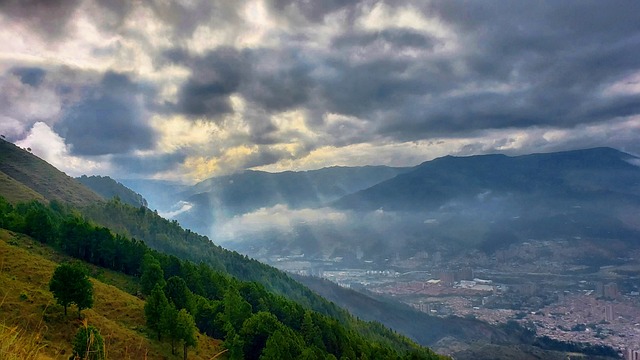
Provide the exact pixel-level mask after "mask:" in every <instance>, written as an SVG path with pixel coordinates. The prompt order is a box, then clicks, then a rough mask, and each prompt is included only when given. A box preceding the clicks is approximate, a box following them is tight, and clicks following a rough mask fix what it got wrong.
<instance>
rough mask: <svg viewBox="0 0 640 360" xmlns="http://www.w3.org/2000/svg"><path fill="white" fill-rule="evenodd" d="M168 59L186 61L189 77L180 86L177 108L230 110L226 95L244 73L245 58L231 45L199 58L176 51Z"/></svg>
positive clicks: (198, 112)
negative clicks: (189, 68)
mask: <svg viewBox="0 0 640 360" xmlns="http://www.w3.org/2000/svg"><path fill="white" fill-rule="evenodd" d="M168 55H169V57H170V59H172V60H174V61H175V60H178V61H187V62H189V64H188V65H189V66H190V67H191V70H192V73H191V77H189V79H188V80H187V81H186V83H185V84H184V85H183V86H182V88H181V90H180V95H179V103H178V109H179V110H180V111H182V112H184V113H185V114H188V115H194V116H205V115H206V116H216V115H220V114H225V113H229V112H231V110H232V109H231V105H230V103H229V96H230V95H232V94H233V93H234V92H236V91H237V90H238V87H239V86H240V83H241V82H242V78H243V76H244V75H245V71H246V65H245V59H244V56H243V54H242V53H241V52H239V51H237V50H235V49H233V48H219V49H216V50H215V51H212V52H210V53H209V54H207V55H205V56H204V57H201V58H196V59H193V60H191V59H188V58H184V55H181V54H180V52H171V53H169V54H168Z"/></svg>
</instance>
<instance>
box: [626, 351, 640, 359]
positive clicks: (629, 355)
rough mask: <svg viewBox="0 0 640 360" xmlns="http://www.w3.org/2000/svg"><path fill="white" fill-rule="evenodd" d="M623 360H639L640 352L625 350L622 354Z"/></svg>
mask: <svg viewBox="0 0 640 360" xmlns="http://www.w3.org/2000/svg"><path fill="white" fill-rule="evenodd" d="M624 359H625V360H640V350H633V349H627V351H626V352H625V353H624Z"/></svg>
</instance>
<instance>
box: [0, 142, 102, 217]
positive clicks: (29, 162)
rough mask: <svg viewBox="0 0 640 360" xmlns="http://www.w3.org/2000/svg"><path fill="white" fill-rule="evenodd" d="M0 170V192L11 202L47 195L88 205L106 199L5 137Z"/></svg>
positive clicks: (49, 197) (45, 197)
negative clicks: (0, 173)
mask: <svg viewBox="0 0 640 360" xmlns="http://www.w3.org/2000/svg"><path fill="white" fill-rule="evenodd" d="M0 172H2V175H0V186H1V188H0V190H1V192H0V194H2V195H3V196H6V197H7V199H9V200H10V201H12V202H17V201H24V200H32V199H35V200H42V198H44V199H46V200H59V201H63V202H67V203H71V204H75V205H87V204H91V203H94V202H97V201H102V200H103V199H102V198H101V197H100V196H99V195H98V194H96V193H95V192H93V191H91V190H89V189H88V188H86V187H85V186H82V184H80V183H79V182H78V181H76V180H75V179H73V178H71V177H69V176H67V175H66V174H65V173H63V172H61V171H60V170H58V169H56V168H55V167H53V166H51V165H50V164H48V163H47V162H46V161H44V160H42V159H40V158H39V157H37V156H35V155H33V154H31V153H30V152H28V151H26V150H23V149H20V148H19V147H17V146H15V145H13V144H12V143H10V142H7V141H5V140H0ZM16 183H18V184H16ZM20 185H22V186H20ZM5 194H6V195H5Z"/></svg>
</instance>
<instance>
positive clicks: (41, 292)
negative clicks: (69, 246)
mask: <svg viewBox="0 0 640 360" xmlns="http://www.w3.org/2000/svg"><path fill="white" fill-rule="evenodd" d="M63 260H68V259H67V258H66V257H65V256H63V255H60V254H58V253H56V252H55V251H53V250H51V249H49V248H47V247H45V246H43V245H41V244H39V243H38V242H36V241H33V240H31V239H30V238H29V237H27V236H25V235H19V234H15V233H12V232H9V231H6V230H3V229H0V349H3V345H5V346H6V345H9V344H10V343H13V347H12V348H9V349H8V350H9V351H10V352H11V353H12V354H14V355H16V356H17V355H19V356H17V357H16V359H18V358H20V359H22V358H28V355H27V354H25V353H19V352H20V349H21V348H22V349H23V350H25V351H31V352H32V353H33V352H37V356H34V357H31V358H34V359H67V358H68V357H69V356H70V354H71V340H72V338H73V336H74V335H75V333H76V331H77V330H78V328H79V327H80V326H82V321H81V320H78V319H77V318H76V312H75V311H73V310H72V311H70V312H69V315H68V316H67V317H66V318H65V317H64V314H63V309H62V307H61V306H59V305H56V304H55V300H54V299H53V296H52V294H51V293H50V292H49V291H48V282H49V279H50V278H51V275H52V274H53V271H54V269H55V267H56V266H57V262H58V261H63ZM92 269H93V272H94V273H96V274H99V276H98V277H99V278H100V279H102V280H104V281H100V280H97V279H95V278H93V279H91V281H92V282H93V286H94V307H93V308H92V309H89V310H85V311H83V317H84V319H85V320H86V322H87V323H88V324H89V325H93V326H95V327H97V328H98V329H99V330H100V332H101V334H102V335H103V337H104V338H105V347H106V353H107V358H109V359H143V358H149V359H159V358H167V359H172V358H176V359H178V358H180V356H171V350H170V347H169V345H168V344H166V343H159V342H157V341H152V340H150V339H149V337H148V336H147V334H146V330H145V328H144V326H143V324H144V323H145V320H144V309H143V307H144V301H142V300H141V299H139V298H137V297H135V296H133V295H131V294H128V293H126V292H125V291H122V290H121V289H119V288H118V287H116V286H114V285H109V284H107V283H111V284H119V286H121V287H126V286H131V285H132V280H131V279H130V278H127V277H126V276H124V275H121V274H118V273H114V272H110V271H108V270H104V269H99V268H96V267H92ZM134 286H135V284H134ZM3 335H4V337H3ZM15 335H17V336H15ZM34 350H36V351H34ZM219 351H221V348H220V342H219V341H217V340H213V339H211V338H209V337H206V336H202V335H198V347H197V349H195V350H194V351H191V352H190V355H189V358H190V359H210V358H211V357H212V356H213V355H215V354H216V353H218V352H219ZM16 353H18V354H16ZM0 355H3V354H0ZM0 358H2V359H4V357H2V356H0Z"/></svg>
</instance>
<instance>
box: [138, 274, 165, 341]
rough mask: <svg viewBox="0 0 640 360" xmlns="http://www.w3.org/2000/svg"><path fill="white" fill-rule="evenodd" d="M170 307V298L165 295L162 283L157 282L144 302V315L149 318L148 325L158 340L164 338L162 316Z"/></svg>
mask: <svg viewBox="0 0 640 360" xmlns="http://www.w3.org/2000/svg"><path fill="white" fill-rule="evenodd" d="M168 307H169V300H167V297H166V296H165V295H164V291H163V290H162V287H160V284H156V286H155V287H154V288H153V290H152V291H151V295H150V296H149V297H148V298H147V302H146V303H145V304H144V315H145V317H146V319H147V327H148V328H149V329H150V330H152V331H154V332H155V333H156V335H157V336H158V340H161V339H162V333H163V327H162V325H163V324H162V317H163V316H164V315H165V311H166V309H167V308H168Z"/></svg>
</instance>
